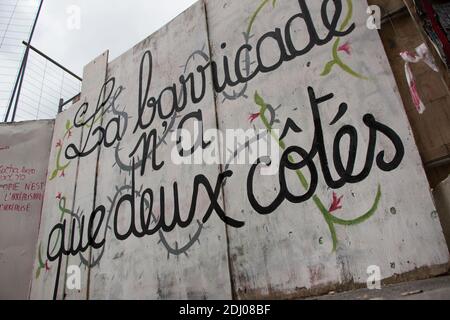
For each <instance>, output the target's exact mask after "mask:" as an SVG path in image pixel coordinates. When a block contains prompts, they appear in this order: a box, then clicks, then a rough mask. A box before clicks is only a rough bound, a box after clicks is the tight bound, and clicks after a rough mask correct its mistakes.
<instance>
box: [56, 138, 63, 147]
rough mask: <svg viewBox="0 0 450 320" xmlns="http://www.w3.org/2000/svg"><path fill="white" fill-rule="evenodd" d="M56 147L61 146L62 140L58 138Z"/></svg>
mask: <svg viewBox="0 0 450 320" xmlns="http://www.w3.org/2000/svg"><path fill="white" fill-rule="evenodd" d="M56 147H57V148H61V147H62V141H61V140H58V142H57V143H56Z"/></svg>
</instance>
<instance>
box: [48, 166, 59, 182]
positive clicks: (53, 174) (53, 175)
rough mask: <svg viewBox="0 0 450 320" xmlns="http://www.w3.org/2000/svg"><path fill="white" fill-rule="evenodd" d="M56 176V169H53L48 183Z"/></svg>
mask: <svg viewBox="0 0 450 320" xmlns="http://www.w3.org/2000/svg"><path fill="white" fill-rule="evenodd" d="M57 176H58V169H55V171H53V173H52V175H51V177H50V179H49V181H52V180H53V179H55V178H56V177H57Z"/></svg>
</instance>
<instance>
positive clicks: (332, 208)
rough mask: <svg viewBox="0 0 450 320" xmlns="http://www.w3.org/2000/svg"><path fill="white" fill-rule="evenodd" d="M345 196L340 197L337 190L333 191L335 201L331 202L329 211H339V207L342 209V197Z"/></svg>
mask: <svg viewBox="0 0 450 320" xmlns="http://www.w3.org/2000/svg"><path fill="white" fill-rule="evenodd" d="M343 198H344V196H342V197H340V198H338V196H337V194H336V193H335V192H333V202H332V203H331V206H330V209H329V210H328V211H330V213H332V212H334V211H337V210H339V209H342V199H343Z"/></svg>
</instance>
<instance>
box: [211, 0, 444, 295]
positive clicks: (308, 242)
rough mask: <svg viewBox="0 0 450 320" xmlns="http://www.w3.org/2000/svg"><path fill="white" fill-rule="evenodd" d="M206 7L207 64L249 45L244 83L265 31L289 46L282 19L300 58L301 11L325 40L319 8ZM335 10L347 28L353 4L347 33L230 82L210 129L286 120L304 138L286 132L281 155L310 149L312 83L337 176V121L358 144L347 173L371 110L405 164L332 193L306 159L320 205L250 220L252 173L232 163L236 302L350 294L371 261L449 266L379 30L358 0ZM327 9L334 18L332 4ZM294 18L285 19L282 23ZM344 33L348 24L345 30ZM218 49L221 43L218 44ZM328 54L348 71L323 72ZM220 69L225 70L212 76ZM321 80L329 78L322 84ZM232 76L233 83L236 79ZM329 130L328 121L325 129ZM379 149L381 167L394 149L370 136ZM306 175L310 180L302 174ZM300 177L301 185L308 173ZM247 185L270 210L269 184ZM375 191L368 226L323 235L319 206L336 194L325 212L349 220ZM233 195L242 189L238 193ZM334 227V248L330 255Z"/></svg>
mask: <svg viewBox="0 0 450 320" xmlns="http://www.w3.org/2000/svg"><path fill="white" fill-rule="evenodd" d="M206 2H207V14H208V25H209V31H210V34H209V36H210V40H211V51H212V54H213V60H216V61H221V59H222V56H223V55H226V56H228V57H233V58H232V59H231V61H233V62H234V60H233V59H234V56H233V54H235V53H236V50H237V48H239V47H240V46H241V45H243V44H244V43H246V41H245V39H246V38H249V39H250V40H248V41H247V42H248V44H250V45H251V46H252V47H251V48H252V49H251V51H250V54H249V55H250V57H249V58H248V61H249V62H250V63H251V67H250V71H249V72H248V73H247V74H246V73H245V60H246V58H245V56H244V54H243V55H242V60H243V61H244V62H242V68H243V69H244V71H243V73H244V75H248V74H252V73H253V72H254V70H255V68H256V66H258V64H261V63H260V62H259V63H258V57H257V54H256V53H255V52H256V51H257V41H258V39H261V38H262V37H263V35H265V33H266V32H269V31H274V30H276V28H280V33H281V35H280V37H281V38H282V39H281V41H280V42H283V44H285V43H286V36H285V26H287V25H288V21H296V22H295V23H293V24H292V25H291V27H290V28H289V30H290V31H291V34H292V37H293V39H294V40H293V41H294V43H295V46H296V47H297V48H298V49H299V50H300V49H301V48H304V47H305V46H306V45H307V44H308V43H309V41H310V38H311V37H313V34H312V33H311V32H309V33H308V31H307V30H306V26H305V23H304V22H300V20H301V18H300V17H299V16H295V14H297V13H300V12H302V13H303V17H304V16H305V15H304V14H305V12H304V10H302V9H301V8H300V6H299V4H300V3H302V4H306V5H307V6H308V8H309V11H310V13H311V15H312V21H313V23H314V24H315V26H316V29H317V30H318V31H317V33H318V34H319V35H320V37H321V38H322V39H323V38H324V37H325V35H326V34H327V32H326V31H327V29H326V28H325V27H324V24H323V23H321V21H322V19H321V17H320V12H321V9H320V8H321V4H322V2H321V1H294V0H293V1H277V2H276V4H275V5H274V6H273V4H272V2H267V1H266V2H265V4H266V5H265V6H259V5H260V4H261V2H259V1H249V2H245V3H243V2H236V1H214V0H211V1H206ZM339 2H340V1H339ZM341 3H342V4H343V9H342V10H343V11H342V12H343V13H342V15H341V18H340V20H339V21H340V24H339V25H341V24H344V22H343V21H344V16H345V15H346V14H347V13H349V12H351V10H350V7H349V4H353V15H352V16H351V21H352V22H355V24H356V29H355V30H354V31H352V32H351V33H350V34H349V35H346V36H343V37H340V38H339V40H333V41H329V42H328V43H326V44H322V45H321V46H315V47H313V48H312V49H311V50H310V52H309V53H308V54H306V55H303V56H300V57H297V58H295V59H294V60H292V61H289V62H284V63H283V64H281V66H279V67H278V69H277V70H275V71H272V72H269V73H265V74H263V73H262V72H260V73H259V74H258V75H257V76H255V77H254V78H253V79H252V80H251V81H249V82H248V83H246V84H245V86H244V85H241V86H236V87H234V88H230V89H228V90H225V93H221V94H219V95H218V98H217V100H216V103H217V110H218V119H219V127H220V128H221V129H229V128H244V129H251V128H252V127H255V128H257V129H260V128H263V129H264V128H265V127H267V123H265V122H266V120H267V121H269V122H270V121H271V120H272V123H273V124H272V123H271V124H272V125H271V127H272V128H273V129H279V130H280V134H281V132H283V129H284V128H285V124H286V123H287V121H288V119H289V118H290V119H291V120H293V121H294V122H295V124H296V125H297V126H298V127H299V128H300V129H301V132H300V133H296V132H294V131H295V130H291V131H290V133H289V134H288V135H287V136H286V138H285V139H284V140H283V142H284V143H283V144H284V146H285V147H284V148H283V147H282V148H283V149H285V148H287V147H289V146H301V147H302V148H304V150H306V151H305V152H307V151H308V150H310V148H311V146H312V147H315V146H317V144H313V140H314V122H313V120H314V119H316V120H317V118H318V117H317V116H315V117H312V115H311V106H310V105H311V104H310V99H309V97H308V87H312V88H313V89H314V91H315V93H316V95H317V96H318V97H322V96H324V95H327V94H329V93H332V94H334V97H333V98H332V99H330V100H329V101H327V102H325V103H323V104H321V105H320V107H319V109H320V110H319V113H320V117H321V122H322V129H323V135H324V140H325V141H324V142H323V147H324V150H325V152H326V153H327V154H328V162H329V166H330V167H331V168H330V170H331V176H332V177H333V178H334V179H338V178H339V176H338V175H337V174H336V173H337V172H336V169H335V165H336V160H333V156H335V155H336V149H334V150H335V151H334V152H333V143H334V140H333V138H334V137H335V136H336V134H337V133H338V130H340V129H342V128H343V126H345V125H351V126H352V127H353V128H355V129H356V131H357V132H358V136H359V139H358V142H357V147H356V146H355V147H356V148H357V150H358V151H357V156H356V157H357V161H356V163H357V164H356V167H355V172H360V171H361V169H362V168H363V167H364V160H365V157H366V152H367V144H368V141H369V137H368V132H367V128H366V126H365V125H364V123H363V117H364V115H366V114H372V115H373V116H374V117H375V119H376V120H377V121H379V122H381V123H383V124H384V125H387V126H388V127H390V128H392V129H393V130H394V131H395V132H396V133H397V134H398V136H399V137H401V140H402V144H403V145H404V148H405V155H404V158H403V160H402V162H401V164H400V165H399V166H398V168H396V169H395V170H394V171H391V172H383V170H380V168H378V167H377V166H376V165H374V166H373V168H372V170H371V173H370V175H369V176H368V177H367V178H366V179H364V181H360V182H358V183H356V184H354V183H348V184H347V185H344V186H342V187H338V188H330V186H329V185H327V183H325V181H324V180H325V179H324V172H323V163H324V162H322V163H320V162H319V159H318V157H315V159H314V163H315V167H316V168H317V169H318V170H319V181H318V187H317V190H316V192H315V194H316V196H317V198H316V199H310V200H309V201H307V202H304V203H299V204H293V203H291V202H290V201H284V203H282V204H281V205H279V206H278V207H277V209H276V210H275V211H274V212H273V213H272V214H268V215H259V214H258V213H256V212H255V208H254V206H252V205H251V204H250V203H249V199H248V197H247V193H248V192H249V190H248V189H247V190H246V187H245V186H246V185H247V180H248V172H249V167H248V166H247V167H246V166H231V168H232V170H233V171H234V176H233V179H231V180H230V181H228V183H227V185H226V186H225V188H224V192H225V193H224V196H225V201H226V208H227V210H228V212H230V213H232V214H233V215H234V216H235V217H236V218H238V219H239V218H240V219H241V220H245V221H246V225H245V227H244V228H242V229H233V228H228V234H229V246H230V260H231V264H230V265H231V269H232V278H233V281H234V288H235V290H236V293H237V297H239V298H260V297H263V298H264V297H279V298H281V297H286V296H290V297H295V296H296V295H303V294H304V293H305V292H313V291H316V292H320V291H323V290H326V289H327V288H330V287H334V286H338V287H339V286H350V287H352V286H353V287H354V286H357V285H358V283H365V281H366V279H367V277H368V275H367V268H368V267H369V266H371V265H377V266H379V267H380V268H381V270H382V275H383V277H384V278H390V277H393V276H395V275H400V274H403V273H407V272H409V271H412V270H415V269H418V268H421V267H425V266H433V265H442V264H444V265H446V264H447V263H448V258H449V257H448V252H447V248H446V245H445V240H444V238H443V235H442V230H441V227H440V224H439V220H438V218H437V216H436V215H435V208H434V205H433V201H432V198H431V195H430V192H429V189H428V186H427V180H426V177H425V174H424V170H423V168H422V164H421V160H420V157H419V155H418V152H417V149H416V146H415V144H414V139H413V136H412V132H411V129H410V127H409V124H408V121H407V118H406V115H405V112H404V109H403V107H402V103H401V100H400V97H399V95H398V92H397V89H396V85H395V81H394V79H393V77H392V73H391V70H390V67H389V64H388V61H387V59H386V56H385V53H384V51H383V46H382V44H381V41H380V39H379V37H378V33H377V32H376V31H371V30H369V29H367V28H366V21H367V18H368V16H367V14H366V9H367V3H366V1H342V2H341ZM328 11H329V12H330V11H331V12H332V5H330V6H329V7H328ZM291 17H292V18H293V19H294V20H289V19H290V18H291ZM330 19H331V16H330ZM349 26H350V24H347V25H346V27H345V28H344V29H343V30H346V28H348V27H349ZM289 30H288V31H289ZM249 31H250V32H249ZM266 36H267V34H266ZM272 37H274V35H273V34H272ZM223 43H226V47H225V48H224V45H223ZM279 47H280V45H278V44H277V42H276V40H274V38H272V39H270V38H269V40H267V41H265V42H264V43H263V44H262V45H261V48H263V49H261V54H260V60H261V61H262V62H263V64H265V65H266V66H272V65H273V64H276V63H277V61H278V59H279V57H280V52H281V54H283V52H282V51H281V50H280V48H279ZM350 47H351V48H350ZM339 48H340V49H339ZM248 50H250V49H248V47H247V48H246V51H248ZM333 51H334V53H333ZM244 53H245V51H244ZM333 55H335V56H337V57H338V58H339V59H340V60H341V61H340V62H339V63H340V64H341V62H343V63H344V64H345V65H346V67H340V65H339V64H338V65H336V64H334V65H333V66H332V68H331V70H330V68H326V67H325V66H326V65H327V63H329V61H332V60H333ZM233 62H232V63H233ZM219 66H222V65H221V64H219ZM219 68H220V67H219ZM224 70H225V69H224V68H223V67H222V69H220V72H219V74H222V73H223V72H224ZM328 72H329V73H328ZM324 73H327V75H323V76H322V75H321V74H324ZM231 78H232V79H234V78H235V76H234V73H232V77H231ZM233 91H234V93H235V95H234V97H233ZM241 91H242V92H243V93H242V92H241ZM239 92H241V93H242V94H241V95H240V96H239V94H236V93H239ZM256 93H258V96H260V97H261V98H262V99H264V102H265V103H266V104H270V105H271V107H272V109H269V111H271V112H272V114H269V113H270V112H269V111H266V114H265V115H266V118H267V119H262V118H261V116H260V115H258V112H260V110H261V108H260V106H259V105H258V100H260V99H258V98H255V97H256ZM259 102H260V101H259ZM343 102H345V103H346V104H347V107H348V111H347V114H346V115H345V116H344V117H342V118H340V120H339V121H338V122H337V123H336V122H335V121H333V119H334V118H335V116H336V114H337V113H338V110H339V107H340V104H341V103H343ZM341 107H342V105H341ZM249 114H255V117H256V120H255V121H249ZM252 119H253V118H250V120H252ZM331 123H333V125H329V124H331ZM291 128H292V127H291ZM348 128H349V127H347V129H348ZM346 141H347V140H346ZM316 143H318V144H322V142H317V141H316ZM340 148H341V154H342V155H347V154H348V150H349V147H348V143H347V142H345V143H342V144H341V146H340ZM376 150H377V151H376V152H380V151H381V150H385V153H386V154H385V155H386V158H387V159H392V158H393V157H394V149H393V146H392V144H391V143H389V142H388V141H387V140H385V137H382V136H380V137H379V140H378V142H377V147H376ZM299 158H300V157H299V156H297V159H299ZM303 158H304V156H303ZM290 161H292V160H290ZM297 161H299V160H297ZM333 161H334V165H333ZM304 171H305V172H308V170H306V169H304ZM287 172H288V174H287V178H286V180H287V185H288V188H289V189H290V190H289V191H290V192H291V193H292V194H293V195H302V194H304V192H305V188H304V186H303V187H302V184H303V183H302V182H301V181H299V180H301V179H299V177H298V174H296V173H295V172H294V171H293V170H287ZM306 175H307V177H306V179H307V180H308V179H309V178H308V173H307V174H306ZM253 184H254V192H253V193H254V194H255V197H256V201H258V202H259V204H260V205H261V206H263V207H265V206H269V205H270V204H271V203H272V202H273V201H274V199H278V198H277V196H278V195H279V193H280V192H281V191H280V188H281V186H280V183H279V181H278V177H276V176H275V177H262V176H259V174H258V173H257V179H255V181H254V182H253ZM377 186H379V187H380V190H381V199H380V202H379V203H378V206H377V210H376V212H375V213H374V215H373V216H372V217H371V218H370V219H367V220H366V221H364V222H362V223H359V222H358V223H348V224H345V223H344V225H339V223H336V224H334V227H333V228H332V229H335V230H331V227H330V226H329V225H327V221H325V220H324V216H323V212H322V211H323V210H320V209H321V207H322V209H325V210H327V209H328V208H331V207H332V206H331V203H332V198H333V191H334V192H336V193H337V196H338V197H339V196H343V198H342V202H341V205H342V209H340V210H336V211H334V212H332V213H331V214H332V215H334V216H337V217H340V218H343V219H345V220H351V219H355V218H356V217H359V216H361V215H362V214H364V213H365V212H367V211H368V210H369V209H370V208H371V206H372V204H373V203H374V199H375V198H376V194H377ZM242 189H243V190H244V192H242V193H236V192H235V190H242ZM333 189H336V190H333ZM291 198H292V197H291ZM262 211H264V210H262ZM267 211H269V212H270V211H271V210H267ZM330 211H331V210H330ZM266 213H267V212H266ZM334 231H335V232H336V238H337V239H336V240H337V242H338V243H337V244H336V245H337V247H336V250H335V251H333V232H334ZM444 270H445V268H444Z"/></svg>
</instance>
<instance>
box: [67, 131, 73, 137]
mask: <svg viewBox="0 0 450 320" xmlns="http://www.w3.org/2000/svg"><path fill="white" fill-rule="evenodd" d="M70 137H72V130H69V134H68V135H67V139H69V138H70Z"/></svg>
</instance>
